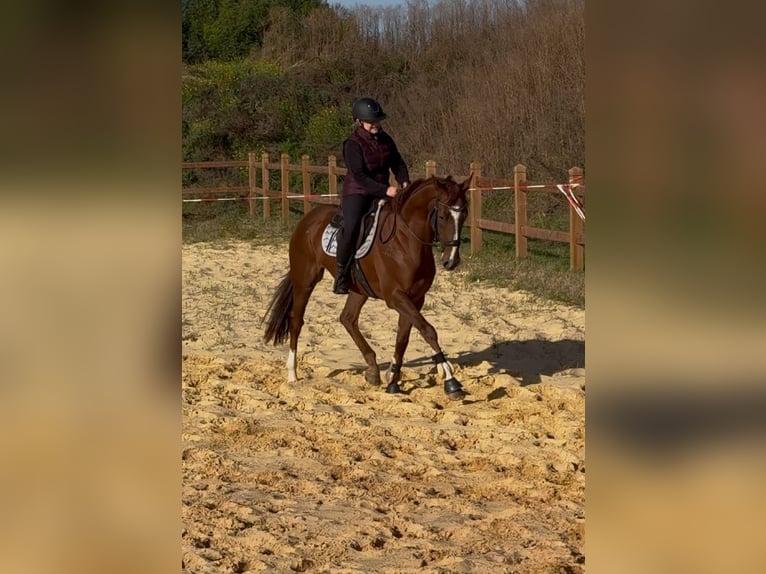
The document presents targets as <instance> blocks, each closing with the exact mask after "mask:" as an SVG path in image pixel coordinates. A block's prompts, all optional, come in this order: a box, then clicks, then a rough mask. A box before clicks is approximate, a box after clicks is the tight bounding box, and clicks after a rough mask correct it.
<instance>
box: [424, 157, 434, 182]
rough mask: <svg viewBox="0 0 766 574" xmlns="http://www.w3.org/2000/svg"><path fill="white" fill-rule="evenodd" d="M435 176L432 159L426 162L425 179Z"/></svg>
mask: <svg viewBox="0 0 766 574" xmlns="http://www.w3.org/2000/svg"><path fill="white" fill-rule="evenodd" d="M432 175H436V162H435V161H434V160H432V159H429V160H428V161H426V177H427V178H428V177H431V176H432Z"/></svg>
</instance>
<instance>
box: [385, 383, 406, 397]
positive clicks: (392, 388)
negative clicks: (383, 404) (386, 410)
mask: <svg viewBox="0 0 766 574" xmlns="http://www.w3.org/2000/svg"><path fill="white" fill-rule="evenodd" d="M386 392H387V393H388V394H389V395H395V394H396V393H401V392H402V389H400V388H399V385H398V384H396V383H388V386H387V387H386Z"/></svg>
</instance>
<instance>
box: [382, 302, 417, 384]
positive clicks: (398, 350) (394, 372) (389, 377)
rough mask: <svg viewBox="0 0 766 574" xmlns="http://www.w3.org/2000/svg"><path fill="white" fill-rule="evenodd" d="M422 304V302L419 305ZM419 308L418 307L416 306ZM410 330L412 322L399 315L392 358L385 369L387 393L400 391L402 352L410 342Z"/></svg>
mask: <svg viewBox="0 0 766 574" xmlns="http://www.w3.org/2000/svg"><path fill="white" fill-rule="evenodd" d="M420 306H422V302H421V305H420ZM418 308H420V307H418ZM411 332H412V323H411V322H410V320H409V319H407V318H406V317H405V316H404V315H401V314H400V315H399V324H398V326H397V328H396V345H395V346H394V358H393V359H391V364H390V365H389V366H388V371H386V383H388V386H387V387H386V392H387V393H398V392H401V389H400V388H399V381H400V380H401V378H402V363H403V362H404V352H405V351H406V350H407V345H409V343H410V333H411Z"/></svg>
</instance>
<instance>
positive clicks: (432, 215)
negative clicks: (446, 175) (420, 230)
mask: <svg viewBox="0 0 766 574" xmlns="http://www.w3.org/2000/svg"><path fill="white" fill-rule="evenodd" d="M436 203H437V205H434V206H433V207H432V208H431V210H430V211H429V212H428V222H429V224H430V226H431V229H432V230H433V232H434V241H425V240H423V239H421V238H420V237H418V235H417V233H415V232H414V231H413V230H412V228H411V227H410V225H409V224H408V223H407V220H406V219H404V218H402V223H403V224H404V228H405V229H406V230H407V231H408V232H409V234H410V235H412V237H414V238H415V239H417V240H418V242H420V244H421V245H428V246H430V247H435V246H437V245H441V246H443V247H459V246H460V238H457V239H451V240H449V241H445V242H444V243H442V242H441V241H440V240H439V226H438V225H437V224H436V217H437V210H438V206H439V205H443V206H444V207H446V208H447V209H448V210H449V211H450V213H454V214H456V215H459V214H461V213H463V212H465V211H466V207H465V206H463V207H460V206H458V205H450V204H448V203H444V202H443V201H439V200H438V199H437V200H436ZM455 221H457V219H455ZM394 228H396V214H394ZM392 235H393V233H392Z"/></svg>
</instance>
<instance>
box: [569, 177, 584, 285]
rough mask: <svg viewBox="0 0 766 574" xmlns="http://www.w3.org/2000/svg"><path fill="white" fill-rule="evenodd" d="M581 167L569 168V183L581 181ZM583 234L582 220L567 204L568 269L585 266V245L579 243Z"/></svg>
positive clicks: (580, 268)
mask: <svg viewBox="0 0 766 574" xmlns="http://www.w3.org/2000/svg"><path fill="white" fill-rule="evenodd" d="M582 181H583V176H582V168H579V167H573V168H572V169H570V170H569V183H570V184H573V183H580V184H581V183H582ZM582 234H583V222H582V219H580V216H579V215H577V212H576V211H575V210H574V208H573V207H572V206H571V205H570V206H569V269H571V270H572V271H582V270H583V269H584V268H585V247H584V246H583V244H582V243H580V241H581V239H582Z"/></svg>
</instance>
